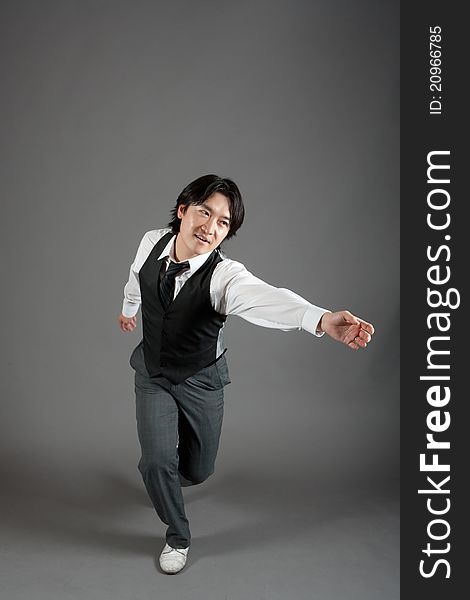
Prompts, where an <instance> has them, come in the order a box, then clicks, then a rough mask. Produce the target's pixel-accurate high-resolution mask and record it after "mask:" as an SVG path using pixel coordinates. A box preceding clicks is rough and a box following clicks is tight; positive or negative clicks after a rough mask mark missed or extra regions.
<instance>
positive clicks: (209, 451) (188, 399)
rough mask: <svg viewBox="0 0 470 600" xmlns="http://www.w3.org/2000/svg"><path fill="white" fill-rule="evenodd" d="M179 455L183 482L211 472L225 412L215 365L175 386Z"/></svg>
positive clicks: (204, 477) (185, 483)
mask: <svg viewBox="0 0 470 600" xmlns="http://www.w3.org/2000/svg"><path fill="white" fill-rule="evenodd" d="M174 395H175V398H176V400H177V402H178V408H179V419H178V435H179V444H178V455H179V471H180V480H181V484H182V485H191V484H193V485H194V484H197V483H201V482H203V481H205V480H206V479H207V478H208V477H209V475H211V474H212V473H213V472H214V469H215V460H216V456H217V450H218V448H219V439H220V433H221V429H222V419H223V412H224V390H223V385H222V384H221V381H220V377H219V376H218V371H217V369H216V367H215V365H212V366H210V367H206V368H205V369H202V370H201V371H199V372H198V373H196V375H194V376H192V377H189V378H188V379H186V381H184V382H183V383H181V384H179V385H178V386H175V391H174Z"/></svg>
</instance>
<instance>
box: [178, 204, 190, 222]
mask: <svg viewBox="0 0 470 600" xmlns="http://www.w3.org/2000/svg"><path fill="white" fill-rule="evenodd" d="M186 209H187V206H184V205H183V204H180V205H179V206H178V211H177V213H176V216H177V217H178V219H182V218H183V215H184V213H185V212H186Z"/></svg>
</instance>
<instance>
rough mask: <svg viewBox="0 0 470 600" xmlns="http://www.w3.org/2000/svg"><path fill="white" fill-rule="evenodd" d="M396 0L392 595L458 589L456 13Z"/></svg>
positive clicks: (461, 264)
mask: <svg viewBox="0 0 470 600" xmlns="http://www.w3.org/2000/svg"><path fill="white" fill-rule="evenodd" d="M462 7H464V3H457V2H452V1H447V2H435V1H428V2H409V3H407V2H402V3H401V90H400V94H401V273H402V286H401V360H402V362H401V439H402V450H401V474H402V476H401V479H402V485H401V598H402V599H403V600H408V599H410V600H417V599H418V598H426V600H433V599H434V598H439V599H444V598H445V599H446V600H452V599H454V598H455V599H457V598H459V599H460V598H462V597H467V595H468V590H467V587H466V584H467V580H468V579H470V563H469V564H467V561H466V555H467V554H468V550H467V544H466V541H467V540H466V537H467V536H466V532H467V530H468V524H467V518H466V512H467V511H470V502H469V494H468V491H467V490H466V488H467V487H468V486H467V485H466V483H467V479H468V478H469V469H468V467H467V460H468V459H469V458H470V451H469V448H470V430H469V428H468V425H469V422H468V409H467V405H468V403H469V402H470V398H469V395H468V392H467V390H466V386H465V375H466V371H467V372H468V371H469V370H470V362H469V365H468V366H467V364H466V362H467V361H466V356H467V355H468V356H469V357H470V323H469V322H468V319H467V318H466V310H467V291H468V284H467V279H468V277H469V273H470V268H469V267H468V264H469V263H470V260H469V258H467V257H470V250H469V248H468V246H469V245H470V227H469V223H470V217H469V216H468V212H469V211H467V210H466V208H467V205H468V204H470V198H469V193H468V191H467V190H466V189H465V187H466V182H467V180H468V179H469V174H470V168H469V166H468V165H467V164H466V163H467V157H468V152H467V149H466V147H465V143H464V138H465V137H468V130H469V127H468V119H467V114H466V113H467V110H468V109H467V108H466V106H464V104H465V105H468V102H465V99H466V92H464V88H467V79H468V72H469V65H468V56H469V54H470V53H469V52H468V49H467V44H468V42H467V38H468V35H466V34H467V29H468V21H466V19H465V18H464V15H463V8H462Z"/></svg>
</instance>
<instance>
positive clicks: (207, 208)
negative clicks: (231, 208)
mask: <svg viewBox="0 0 470 600" xmlns="http://www.w3.org/2000/svg"><path fill="white" fill-rule="evenodd" d="M200 206H203V207H204V208H205V209H206V210H208V211H209V212H210V213H212V212H214V211H213V210H212V208H211V207H210V206H208V205H207V204H206V203H205V202H203V203H202V204H201V205H200ZM220 218H221V219H225V220H226V221H229V222H230V217H227V216H226V215H221V216H220Z"/></svg>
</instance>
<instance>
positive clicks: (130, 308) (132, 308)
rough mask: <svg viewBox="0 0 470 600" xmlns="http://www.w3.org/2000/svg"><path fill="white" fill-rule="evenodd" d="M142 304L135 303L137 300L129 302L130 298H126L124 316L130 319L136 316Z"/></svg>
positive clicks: (123, 307) (123, 309) (123, 304)
mask: <svg viewBox="0 0 470 600" xmlns="http://www.w3.org/2000/svg"><path fill="white" fill-rule="evenodd" d="M139 306H140V304H135V302H129V301H128V300H124V302H123V303H122V314H123V316H124V317H127V318H128V319H130V318H131V317H135V315H136V314H137V313H138V312H139Z"/></svg>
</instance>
